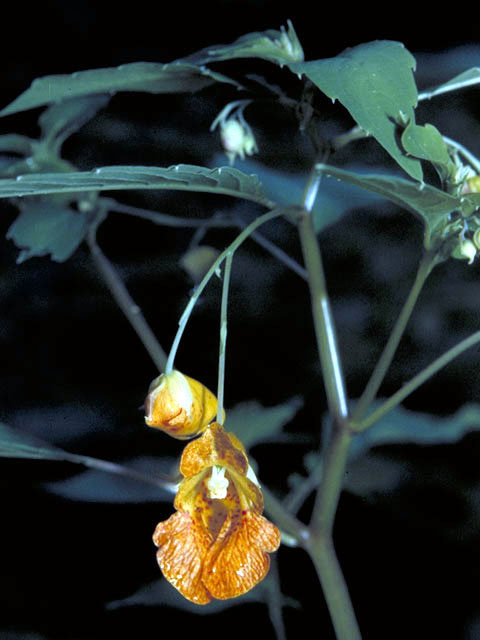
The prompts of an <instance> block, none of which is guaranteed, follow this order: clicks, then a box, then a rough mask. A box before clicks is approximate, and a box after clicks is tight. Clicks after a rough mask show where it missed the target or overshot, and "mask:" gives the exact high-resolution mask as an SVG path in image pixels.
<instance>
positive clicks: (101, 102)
mask: <svg viewBox="0 0 480 640" xmlns="http://www.w3.org/2000/svg"><path fill="white" fill-rule="evenodd" d="M109 100H110V95H109V94H93V95H86V96H79V97H78V98H74V99H71V100H62V101H61V102H58V103H56V104H53V105H51V106H50V107H48V109H45V111H44V112H43V113H42V114H41V116H40V118H39V119H38V124H39V125H40V129H41V132H42V138H43V139H44V141H45V143H46V144H47V146H48V147H49V148H50V149H52V150H54V151H55V150H58V149H59V147H60V146H61V145H62V143H63V142H64V141H65V140H66V139H67V138H68V137H69V136H70V135H72V133H75V131H77V130H78V129H80V127H82V126H83V125H84V124H85V123H86V122H88V121H89V120H90V119H91V118H93V116H94V115H95V114H96V113H97V111H99V110H100V109H102V108H103V107H104V106H106V105H107V104H108V102H109Z"/></svg>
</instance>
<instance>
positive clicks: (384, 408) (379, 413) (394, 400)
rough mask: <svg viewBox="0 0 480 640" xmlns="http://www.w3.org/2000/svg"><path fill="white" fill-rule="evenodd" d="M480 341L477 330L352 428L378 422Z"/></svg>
mask: <svg viewBox="0 0 480 640" xmlns="http://www.w3.org/2000/svg"><path fill="white" fill-rule="evenodd" d="M479 342H480V331H476V332H475V333H474V334H473V335H471V336H470V337H468V338H465V340H462V341H461V342H459V343H458V344H457V345H455V346H454V347H452V348H451V349H449V350H448V351H446V352H445V353H444V354H443V355H442V356H440V357H439V358H437V359H436V360H434V361H433V362H432V363H431V364H430V365H428V367H425V369H423V370H422V371H420V373H418V374H417V375H416V376H414V377H413V378H412V379H411V380H410V381H409V382H407V383H406V384H405V385H403V387H402V388H401V389H399V390H398V391H397V392H396V393H394V394H393V396H391V397H390V398H389V399H388V400H386V401H385V402H384V403H383V404H382V405H380V407H378V409H377V410H376V411H374V412H373V413H371V414H370V415H369V416H367V417H366V418H365V419H364V420H361V421H360V422H357V423H354V422H352V423H351V425H350V426H351V428H352V430H353V431H354V432H357V433H358V432H361V431H365V429H368V427H371V426H372V425H373V424H375V422H378V421H379V420H380V418H383V416H384V415H385V414H387V413H388V412H389V411H390V410H391V409H393V408H394V407H396V406H397V405H399V404H400V403H401V402H403V401H404V400H405V398H406V397H407V396H409V395H410V394H411V393H413V392H414V391H416V390H417V389H418V387H420V386H421V385H422V384H423V383H424V382H426V381H427V380H429V379H430V378H431V377H432V376H434V375H435V374H436V373H438V371H440V369H443V367H445V366H446V365H447V364H449V363H450V362H451V361H452V360H454V359H455V358H457V357H458V356H459V355H461V354H462V353H463V352H464V351H466V350H467V349H470V348H471V347H473V346H474V345H476V344H478V343H479Z"/></svg>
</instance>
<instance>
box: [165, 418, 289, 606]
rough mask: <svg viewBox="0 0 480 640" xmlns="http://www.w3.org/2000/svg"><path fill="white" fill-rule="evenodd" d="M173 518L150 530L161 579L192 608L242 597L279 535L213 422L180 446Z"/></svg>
mask: <svg viewBox="0 0 480 640" xmlns="http://www.w3.org/2000/svg"><path fill="white" fill-rule="evenodd" d="M180 471H181V473H182V475H183V476H184V479H183V480H182V482H181V483H180V486H179V489H178V492H177V495H176V497H175V503H174V505H175V508H176V509H177V512H176V513H174V514H173V515H172V516H171V517H170V518H169V519H168V520H166V521H165V522H160V524H158V525H157V528H156V529H155V533H154V535H153V541H154V542H155V544H156V545H157V546H158V547H159V549H158V551H157V560H158V564H159V566H160V569H161V570H162V572H163V575H164V576H165V578H166V579H167V580H168V581H169V582H170V583H171V584H172V585H173V586H174V587H176V588H177V589H178V590H179V591H180V593H181V594H182V595H183V596H184V597H185V598H187V599H188V600H191V601H192V602H194V603H196V604H207V603H208V602H210V601H211V600H212V598H218V599H219V600H225V599H227V598H235V597H236V596H239V595H241V594H242V593H245V592H246V591H249V590H250V589H251V588H252V587H254V586H255V585H256V584H258V583H259V582H260V581H261V580H262V579H263V578H264V577H265V575H266V574H267V572H268V569H269V566H270V559H269V557H268V555H267V553H270V552H272V551H276V549H277V548H278V546H279V544H280V533H279V531H278V529H277V527H275V526H274V525H273V524H272V523H271V522H269V521H268V520H267V519H266V518H264V517H263V516H262V515H261V514H262V511H263V497H262V493H261V491H260V489H259V487H258V485H257V484H256V483H255V482H253V481H252V480H250V478H249V477H247V474H249V466H248V459H247V456H246V453H245V449H244V448H243V446H242V444H241V443H240V441H239V440H238V439H237V438H236V437H235V436H234V435H233V434H231V433H227V432H226V431H225V429H224V428H223V427H222V425H220V424H219V423H217V422H214V423H213V424H211V425H210V426H209V427H207V429H206V430H205V431H204V433H203V435H202V436H201V437H200V438H198V439H197V440H195V441H194V442H191V443H190V444H188V445H187V446H186V447H185V450H184V452H183V455H182V459H181V461H180Z"/></svg>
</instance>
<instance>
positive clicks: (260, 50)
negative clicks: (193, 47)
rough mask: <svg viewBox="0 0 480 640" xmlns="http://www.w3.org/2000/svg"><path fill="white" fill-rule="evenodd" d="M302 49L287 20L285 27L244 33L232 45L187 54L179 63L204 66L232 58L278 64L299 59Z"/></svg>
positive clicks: (300, 58) (300, 59)
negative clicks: (259, 59)
mask: <svg viewBox="0 0 480 640" xmlns="http://www.w3.org/2000/svg"><path fill="white" fill-rule="evenodd" d="M303 57H304V56H303V49H302V45H301V44H300V41H299V39H298V37H297V34H296V33H295V29H294V28H293V24H292V23H291V21H290V20H288V28H287V29H285V28H284V27H282V28H281V30H280V31H277V30H276V29H268V30H267V31H263V32H261V33H247V34H246V35H244V36H241V37H240V38H238V39H237V40H235V42H232V44H217V45H212V46H211V47H206V48H205V49H202V50H201V51H197V52H196V53H193V54H191V55H190V56H188V57H186V58H182V61H185V62H191V63H194V64H208V63H209V62H217V61H219V60H232V59H234V58H263V59H264V60H268V61H270V62H275V63H277V64H279V65H284V64H286V63H288V62H300V61H302V60H303Z"/></svg>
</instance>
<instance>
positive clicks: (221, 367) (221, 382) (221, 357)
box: [217, 251, 233, 423]
mask: <svg viewBox="0 0 480 640" xmlns="http://www.w3.org/2000/svg"><path fill="white" fill-rule="evenodd" d="M232 260H233V252H231V251H230V252H228V253H227V257H226V259H225V270H224V272H223V287H222V302H221V306H220V348H219V354H218V389H217V420H218V421H219V422H220V423H223V404H224V402H223V397H224V388H225V356H226V345H227V307H228V289H229V285H230V274H231V271H232Z"/></svg>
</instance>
